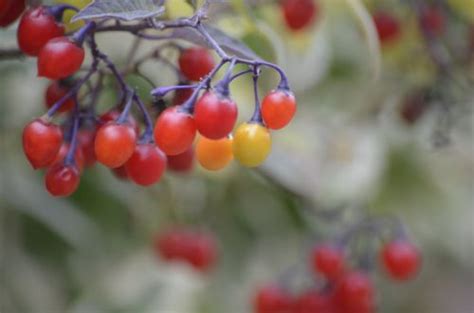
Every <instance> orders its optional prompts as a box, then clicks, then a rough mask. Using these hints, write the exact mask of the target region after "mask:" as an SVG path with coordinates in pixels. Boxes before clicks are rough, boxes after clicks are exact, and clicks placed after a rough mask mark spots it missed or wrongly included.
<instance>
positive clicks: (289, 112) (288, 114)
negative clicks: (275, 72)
mask: <svg viewBox="0 0 474 313" xmlns="http://www.w3.org/2000/svg"><path fill="white" fill-rule="evenodd" d="M295 113H296V100H295V96H294V95H293V93H292V92H290V91H284V90H274V91H272V92H270V93H269V94H268V95H266V96H265V98H264V99H263V101H262V118H263V121H264V122H265V126H267V127H268V128H270V129H281V128H283V127H285V126H286V125H288V124H289V123H290V122H291V120H292V119H293V117H294V115H295Z"/></svg>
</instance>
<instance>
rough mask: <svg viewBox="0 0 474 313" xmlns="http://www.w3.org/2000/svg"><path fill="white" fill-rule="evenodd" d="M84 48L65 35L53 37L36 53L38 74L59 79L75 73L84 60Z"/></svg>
mask: <svg viewBox="0 0 474 313" xmlns="http://www.w3.org/2000/svg"><path fill="white" fill-rule="evenodd" d="M84 58H85V52H84V49H83V48H82V47H80V46H78V45H77V44H76V43H74V42H73V41H72V40H71V39H69V38H67V37H58V38H53V39H51V40H50V41H48V42H47V43H46V45H44V46H43V48H42V49H41V51H40V53H39V55H38V75H39V76H42V77H47V78H49V79H61V78H66V77H68V76H71V75H72V74H74V73H76V72H77V71H78V70H79V69H80V68H81V66H82V63H83V62H84Z"/></svg>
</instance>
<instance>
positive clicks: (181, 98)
mask: <svg viewBox="0 0 474 313" xmlns="http://www.w3.org/2000/svg"><path fill="white" fill-rule="evenodd" d="M193 91H194V90H193V89H192V88H186V89H178V90H176V91H175V93H174V97H173V105H181V104H183V103H184V102H186V100H188V99H189V98H191V96H192V94H193Z"/></svg>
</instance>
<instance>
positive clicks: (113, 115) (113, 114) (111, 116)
mask: <svg viewBox="0 0 474 313" xmlns="http://www.w3.org/2000/svg"><path fill="white" fill-rule="evenodd" d="M121 114H122V112H120V111H119V110H117V109H112V110H110V111H107V112H105V113H104V114H102V115H101V116H100V117H99V120H100V122H101V123H102V124H106V123H107V122H114V121H116V120H117V119H118V118H119V117H120V115H121ZM127 123H128V124H130V125H132V127H133V129H135V132H136V133H137V136H138V135H139V134H140V126H139V125H138V123H137V120H136V119H135V118H134V117H133V116H132V115H131V114H129V115H128V116H127Z"/></svg>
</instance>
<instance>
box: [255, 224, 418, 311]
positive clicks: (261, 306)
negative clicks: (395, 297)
mask: <svg viewBox="0 0 474 313" xmlns="http://www.w3.org/2000/svg"><path fill="white" fill-rule="evenodd" d="M364 227H365V226H364ZM360 230H361V228H358V229H354V230H351V231H350V232H348V233H346V234H344V236H343V238H341V240H339V241H336V242H334V243H323V244H318V245H316V246H315V247H314V248H313V249H312V251H311V253H310V262H309V263H310V268H311V272H312V273H313V275H315V276H314V277H315V280H316V283H315V284H314V285H313V286H311V287H310V288H309V289H308V288H305V289H304V290H302V291H301V290H300V291H299V292H297V293H294V292H292V290H291V288H290V287H289V286H285V284H284V283H283V284H282V285H279V284H269V285H266V286H263V287H262V288H260V289H259V290H258V291H257V293H256V295H255V297H254V302H253V304H254V311H255V312H256V313H319V312H323V313H355V312H357V313H372V312H376V308H377V304H376V294H375V285H374V282H373V280H372V278H371V274H370V269H371V265H370V263H371V262H372V260H368V258H370V257H371V256H370V255H366V254H364V255H354V252H355V251H350V250H349V249H348V243H349V241H348V240H350V239H351V238H354V237H353V236H354V235H355V234H354V231H357V232H358V231H360ZM358 259H360V261H361V262H359V263H357V262H356V263H354V261H357V260H358ZM378 259H379V262H380V264H381V266H382V267H383V269H384V270H385V272H386V273H387V274H388V276H389V277H390V278H391V279H393V280H395V281H406V280H409V279H412V278H414V277H415V275H416V274H417V273H418V271H419V269H420V265H421V257H420V253H419V251H418V249H417V248H416V247H415V246H414V245H413V244H412V243H410V242H409V241H407V240H406V239H404V237H403V236H402V237H400V238H398V239H390V240H388V241H386V242H383V244H382V245H381V247H380V250H379V252H378Z"/></svg>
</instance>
